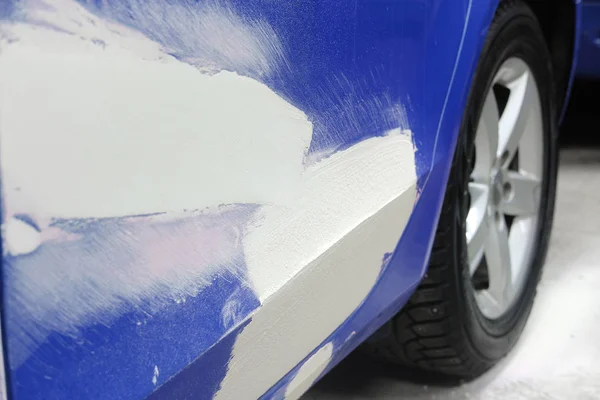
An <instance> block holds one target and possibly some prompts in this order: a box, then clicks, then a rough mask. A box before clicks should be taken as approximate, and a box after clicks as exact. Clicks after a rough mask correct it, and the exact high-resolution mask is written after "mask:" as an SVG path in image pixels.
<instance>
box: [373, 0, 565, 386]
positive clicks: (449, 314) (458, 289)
mask: <svg viewBox="0 0 600 400" xmlns="http://www.w3.org/2000/svg"><path fill="white" fill-rule="evenodd" d="M510 57H519V58H521V59H522V60H524V61H525V62H526V63H527V64H528V66H529V68H530V69H531V71H532V73H533V75H534V77H535V79H536V82H537V84H538V89H539V93H540V100H541V104H542V113H543V116H542V118H543V124H544V128H543V129H544V142H545V143H544V163H545V164H544V168H545V178H544V181H543V182H542V191H543V192H542V201H541V207H540V218H539V221H540V222H539V226H538V230H537V237H536V242H535V243H536V248H535V250H534V255H533V257H532V261H531V262H532V265H531V268H530V270H529V271H530V272H529V275H528V276H527V277H526V286H525V289H524V290H523V291H522V292H521V294H520V297H519V298H518V300H517V301H516V302H515V304H514V305H513V306H512V307H511V308H510V309H509V310H508V312H506V313H505V314H504V315H503V316H502V317H500V318H499V319H497V320H490V319H487V318H486V317H484V316H483V314H482V313H481V311H480V310H479V307H478V306H477V304H476V301H475V297H474V291H473V289H472V282H471V277H470V274H469V271H468V270H469V268H468V265H467V258H466V239H465V229H466V223H465V222H466V214H467V210H468V205H466V206H465V204H466V203H467V201H465V198H466V196H467V193H468V191H467V184H468V177H469V170H468V168H469V167H468V165H469V161H470V160H469V159H468V157H469V155H470V154H473V153H472V150H473V147H474V134H475V129H476V127H477V122H478V120H479V116H480V114H481V111H482V110H481V109H482V107H483V104H484V99H485V96H486V94H487V93H488V91H489V90H490V87H491V82H492V79H493V77H494V76H495V74H496V72H497V70H498V68H499V67H500V65H501V64H502V63H503V62H504V61H505V60H507V59H508V58H510ZM557 164H558V158H557V128H556V110H555V96H554V89H553V78H552V71H551V60H550V56H549V53H548V50H547V46H546V43H545V41H544V37H543V34H542V31H541V28H540V26H539V24H538V22H537V20H536V17H535V15H534V14H533V12H532V11H531V9H530V8H529V7H528V6H527V5H526V4H525V3H523V2H522V1H517V0H510V1H505V2H502V3H501V5H500V6H499V9H498V10H497V12H496V15H495V17H494V21H493V23H492V25H491V27H490V29H489V33H488V37H487V39H486V42H485V44H484V48H483V51H482V54H481V58H480V60H479V64H478V66H477V70H476V73H475V76H474V78H473V83H472V87H471V91H470V93H469V98H468V103H467V108H466V113H465V116H464V118H463V124H462V126H461V131H460V135H459V138H458V143H457V147H456V150H455V155H454V159H453V164H452V169H451V172H450V177H449V180H448V185H447V188H446V194H445V199H444V203H443V208H442V211H441V216H440V220H439V223H438V228H437V232H436V236H435V240H434V244H433V249H432V253H431V258H430V265H429V269H428V272H427V274H426V275H425V277H424V279H423V281H422V282H421V285H420V286H419V287H418V288H417V290H416V292H415V293H414V295H413V296H412V298H411V299H410V301H409V302H408V304H407V305H406V306H405V307H404V308H403V310H402V311H401V312H400V313H399V314H397V315H396V316H395V317H394V318H393V319H392V320H391V321H389V322H388V323H387V325H386V326H384V327H383V328H382V329H381V330H380V331H379V332H378V333H377V334H375V335H374V336H373V338H371V339H370V340H369V341H368V342H367V343H366V344H365V347H366V350H367V351H368V352H369V353H371V354H374V355H377V356H379V357H384V358H386V359H387V360H389V361H392V362H395V363H399V364H402V365H404V366H409V367H416V368H419V369H423V370H427V371H435V372H439V373H441V374H443V375H446V376H451V377H457V378H461V379H467V380H468V379H473V378H475V377H478V376H480V375H481V374H483V373H484V372H485V371H487V370H488V369H490V368H491V367H492V366H494V365H495V364H496V363H497V362H498V361H499V360H500V359H501V358H502V357H504V356H505V355H506V354H507V353H508V352H509V351H510V349H511V348H512V347H513V346H514V345H515V343H516V341H517V339H518V338H519V336H520V334H521V332H522V330H523V328H524V326H525V323H526V321H527V319H528V316H529V313H530V311H531V307H532V305H533V300H534V297H535V294H536V287H537V284H538V281H539V279H540V276H541V271H542V266H543V264H544V260H545V256H546V252H547V248H548V241H549V237H550V231H551V228H552V220H553V213H554V200H555V192H556V172H557Z"/></svg>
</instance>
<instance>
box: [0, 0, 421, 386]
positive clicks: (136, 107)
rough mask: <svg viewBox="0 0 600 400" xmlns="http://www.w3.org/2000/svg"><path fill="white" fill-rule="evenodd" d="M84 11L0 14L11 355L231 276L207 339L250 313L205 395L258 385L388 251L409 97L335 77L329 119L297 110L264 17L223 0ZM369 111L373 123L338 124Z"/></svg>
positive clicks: (333, 316) (96, 5)
mask: <svg viewBox="0 0 600 400" xmlns="http://www.w3.org/2000/svg"><path fill="white" fill-rule="evenodd" d="M85 5H86V6H85V7H84V6H82V5H80V4H78V3H76V2H74V1H69V0H45V1H42V0H37V1H25V2H23V3H22V5H21V6H19V7H20V8H19V9H18V11H17V12H15V13H14V17H13V19H12V20H11V21H10V22H4V23H2V24H1V25H0V29H1V30H2V39H1V41H0V46H1V47H0V87H2V91H0V113H1V115H0V117H1V118H0V139H1V141H2V146H0V162H1V166H2V183H3V201H4V208H5V215H4V216H3V218H4V220H3V241H4V244H5V249H6V251H5V264H6V266H7V267H6V275H7V277H6V278H7V282H8V283H9V285H8V286H9V289H8V290H7V301H6V304H7V307H8V308H9V309H12V310H15V309H18V310H20V312H19V313H11V314H10V315H8V317H7V321H8V324H9V326H10V327H11V329H12V334H11V335H10V339H9V340H10V342H9V346H10V347H9V360H10V361H11V367H12V368H18V367H19V366H21V365H22V364H23V363H25V362H26V361H27V360H28V359H29V358H30V357H31V355H32V354H33V353H35V352H36V351H37V349H38V348H39V347H41V346H44V345H45V343H47V342H48V341H49V340H50V339H49V337H51V336H52V335H55V334H61V335H64V336H65V337H68V338H77V337H81V336H82V335H83V334H82V332H83V331H85V330H86V329H88V328H90V327H94V326H105V327H110V326H112V325H113V324H115V323H117V321H119V320H120V319H121V318H122V317H123V316H125V315H138V314H139V309H140V308H143V310H144V312H145V313H147V314H148V315H149V317H152V316H153V315H160V313H161V312H163V313H164V312H166V311H165V310H167V309H170V308H169V307H172V306H173V305H174V304H182V303H185V302H186V301H188V300H189V299H202V298H203V295H207V293H208V288H210V287H211V286H212V285H214V281H215V279H217V278H218V277H220V276H229V277H230V278H231V279H233V280H234V281H235V282H237V283H236V285H234V286H233V288H232V289H229V290H230V291H228V292H227V293H220V294H219V295H220V296H221V297H222V300H219V304H220V310H219V312H220V315H219V326H220V328H219V330H218V332H219V333H218V335H219V337H222V336H223V335H225V334H226V333H227V332H229V331H231V330H233V329H235V328H236V327H239V326H240V325H241V324H242V323H245V322H248V324H247V325H246V327H245V328H244V329H243V330H242V331H241V333H239V335H238V337H237V339H236V342H235V344H234V345H233V348H232V354H231V356H230V359H231V361H230V362H229V364H228V366H227V373H226V375H225V378H224V379H223V382H222V384H221V385H220V391H219V392H218V393H217V394H216V395H217V397H218V398H236V395H239V390H240V388H241V387H243V388H244V390H245V392H246V394H250V395H252V396H256V397H258V396H260V395H261V394H262V393H264V391H265V390H267V389H268V388H269V386H270V385H271V384H273V383H274V382H276V381H277V380H278V379H280V378H281V377H282V376H283V374H285V373H286V372H287V371H289V370H290V369H291V368H293V367H294V366H295V365H296V364H297V363H298V362H299V361H300V360H302V359H303V358H304V357H305V356H306V355H307V354H309V353H310V352H311V351H312V350H313V349H314V348H315V347H316V346H318V345H319V343H321V342H322V340H323V339H324V338H325V337H327V336H328V335H330V334H331V332H333V330H334V329H335V328H336V327H337V326H338V325H339V324H341V323H342V322H343V321H344V320H345V319H346V318H347V317H348V316H349V315H350V314H351V313H352V312H353V311H354V310H355V309H356V308H357V307H358V306H359V305H360V304H361V302H362V301H363V300H364V299H365V297H366V296H367V295H368V293H369V291H370V290H371V288H372V287H373V285H374V284H375V282H376V280H377V278H378V276H379V275H380V273H381V271H382V266H384V265H385V257H386V256H385V255H386V254H388V253H390V252H392V251H393V250H394V248H395V246H396V244H397V242H398V239H399V238H400V236H401V234H402V231H403V229H404V226H405V225H406V222H407V220H408V217H409V216H410V212H411V210H412V206H413V204H414V201H415V197H416V173H415V160H414V148H413V142H412V133H411V132H410V131H409V130H408V129H407V128H408V122H407V117H406V113H405V110H404V107H403V106H402V105H401V104H398V103H395V102H394V101H393V100H392V99H391V97H389V96H388V95H386V94H383V95H381V96H376V97H372V98H369V97H367V98H365V97H364V96H361V95H360V88H359V87H355V86H353V84H351V83H350V81H349V80H348V79H347V78H346V77H344V76H340V77H338V78H337V79H336V80H334V81H332V82H333V83H331V85H330V88H331V91H332V92H333V94H330V95H329V96H330V99H331V100H330V103H331V107H330V108H329V109H330V112H329V113H325V114H323V115H320V116H311V115H309V114H307V113H305V112H303V111H301V110H300V109H299V108H297V107H296V106H294V105H293V104H291V103H290V102H289V101H288V100H286V99H284V98H283V97H282V96H280V95H278V94H277V93H276V92H275V91H274V90H272V89H271V88H269V86H268V85H267V84H265V83H264V82H267V83H268V82H269V79H270V77H272V76H274V75H277V74H285V73H286V68H287V66H286V57H285V51H284V46H283V45H282V42H281V41H280V39H279V38H278V37H277V35H276V33H275V31H274V30H273V29H271V28H270V26H269V25H268V24H266V23H265V22H264V21H262V20H260V19H245V18H242V17H241V16H239V15H237V14H236V13H235V12H234V11H233V10H232V9H231V8H228V7H227V6H223V4H222V3H219V2H213V1H210V2H206V3H203V4H196V3H191V2H189V3H188V2H181V3H180V4H179V3H177V4H176V3H163V2H155V1H151V2H144V3H143V4H142V3H141V2H137V1H128V2H112V1H97V2H91V3H85ZM142 6H143V7H142ZM123 7H126V8H127V13H124V12H123V11H124V8H123ZM126 14H127V15H129V19H128V20H123V19H122V18H123V15H126ZM99 16H101V17H102V18H101V17H99ZM40 65H43V66H44V68H40ZM340 88H342V89H340ZM337 90H346V91H354V92H355V93H354V95H355V96H356V99H358V100H357V101H356V102H352V107H349V104H350V103H348V102H347V100H344V99H343V98H342V97H340V96H337V95H335V92H336V91H337ZM357 105H358V106H357ZM345 107H346V110H347V111H348V112H346V113H344V112H343V111H344V109H345ZM356 110H358V111H356ZM374 113H379V114H380V115H379V117H378V118H380V119H381V120H382V121H384V123H382V124H379V125H378V126H379V128H378V129H379V130H378V131H376V132H371V133H370V136H368V137H362V136H360V135H358V134H356V132H354V133H351V132H352V131H359V130H360V129H359V128H360V126H362V125H363V124H364V121H363V120H364V119H365V118H367V117H368V116H369V115H371V114H374ZM32 114H33V115H35V118H30V117H29V116H30V115H32ZM336 115H341V117H339V118H337V119H336ZM232 116H234V117H232ZM336 121H337V122H336ZM313 127H314V128H313ZM349 135H350V136H352V135H353V136H352V137H353V138H354V139H353V140H354V141H355V142H353V140H350V141H349V142H350V143H351V144H350V145H343V144H340V142H343V139H344V137H345V138H346V139H347V138H348V137H349ZM40 276H43V277H44V279H39V277H40ZM65 281H68V282H69V285H64V282H65ZM342 282H344V285H343V286H344V287H341V286H340V285H341V283H342ZM245 288H248V289H250V291H251V293H252V296H249V295H248V291H247V290H246V289H245ZM332 296H333V297H332ZM255 301H256V302H258V304H259V306H255V305H252V306H250V305H251V304H254V302H255ZM281 315H284V317H283V318H282V317H281ZM250 316H252V319H251V320H249V318H250ZM307 322H309V325H310V326H314V327H315V329H311V332H309V333H308V334H306V335H304V334H303V326H306V324H307ZM135 324H136V326H141V327H143V326H144V324H145V321H143V320H142V319H139V320H137V321H135ZM266 327H270V329H269V331H268V332H266V331H265V328H266ZM215 340H219V338H217V339H215ZM290 346H293V348H290ZM207 348H208V345H207V346H205V347H198V348H194V349H191V348H190V349H187V348H185V349H182V351H183V352H186V351H190V352H195V353H190V354H189V355H187V356H185V357H184V358H183V359H182V360H181V361H179V364H176V363H174V364H173V365H172V366H171V367H168V366H166V367H163V366H162V364H161V366H160V373H159V369H158V368H159V367H158V366H157V365H154V366H153V369H152V373H153V374H152V375H151V379H150V380H149V379H148V375H147V372H144V373H145V374H146V375H145V376H146V378H145V380H144V381H145V382H147V383H148V384H149V385H152V386H159V385H160V384H161V382H164V381H166V380H168V379H169V378H170V377H171V376H173V374H175V373H177V372H178V371H179V370H181V369H182V368H183V367H185V365H186V363H189V361H190V359H193V358H195V357H197V356H199V355H200V353H201V352H202V351H205V350H206V349H207ZM251 365H259V366H260V368H255V367H252V368H250V367H249V366H251ZM144 371H148V369H147V368H146V369H144ZM310 376H312V375H311V374H308V375H307V378H306V379H309V378H310ZM299 379H300V378H299ZM297 385H298V387H304V386H302V385H303V384H302V382H297ZM144 390H148V389H144V388H143V387H141V386H140V389H139V392H138V393H140V394H142V393H143V391H144ZM146 393H147V392H146Z"/></svg>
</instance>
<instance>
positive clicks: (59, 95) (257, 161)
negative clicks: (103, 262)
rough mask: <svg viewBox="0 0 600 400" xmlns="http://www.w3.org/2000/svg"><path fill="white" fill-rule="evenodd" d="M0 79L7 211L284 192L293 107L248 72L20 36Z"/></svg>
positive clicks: (294, 139) (233, 199) (137, 208)
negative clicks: (213, 70) (60, 48)
mask: <svg viewBox="0 0 600 400" xmlns="http://www.w3.org/2000/svg"><path fill="white" fill-rule="evenodd" d="M46 34H47V35H48V36H49V39H52V36H54V35H59V36H61V39H60V40H61V41H65V42H66V41H69V40H75V41H79V39H77V38H71V37H70V36H67V35H64V34H62V33H58V32H53V31H48V32H46ZM55 39H56V40H57V41H58V38H55ZM63 45H65V43H63ZM40 65H44V68H39V66H40ZM0 87H2V88H3V90H2V91H1V92H0V110H1V112H2V115H1V116H2V118H1V119H0V130H1V131H2V148H1V149H0V151H1V154H0V157H1V158H2V165H3V166H4V168H3V174H4V177H3V179H4V182H3V183H4V187H5V188H6V189H5V192H4V198H5V204H6V206H7V212H8V214H9V215H13V214H17V213H30V214H32V215H35V217H36V218H43V217H62V218H85V217H95V218H99V217H113V216H125V215H136V214H147V213H152V212H156V211H180V210H184V209H202V208H206V207H213V206H217V205H219V204H232V203H258V204H273V203H281V202H282V201H283V202H285V201H287V200H286V199H285V198H282V196H293V195H294V194H295V191H296V189H295V186H296V185H298V184H299V179H300V177H301V174H302V172H303V170H304V166H303V158H304V155H305V152H306V150H307V149H308V146H309V145H310V139H311V134H312V126H311V124H310V122H308V120H307V117H306V115H305V114H304V113H302V112H301V111H299V110H298V109H297V108H295V107H293V106H292V105H290V104H289V103H287V102H286V101H285V100H283V99H282V98H280V97H279V96H277V95H276V94H275V93H274V92H273V91H272V90H270V89H269V88H267V87H266V86H265V85H263V84H261V83H259V82H257V81H255V80H252V79H250V78H246V77H242V76H239V75H237V74H235V73H232V72H220V73H218V74H216V75H213V76H209V75H204V74H201V73H199V72H198V71H197V70H196V69H195V68H193V67H192V66H189V65H187V64H184V63H182V62H179V61H177V60H174V59H171V60H170V61H169V62H161V63H158V62H149V61H145V60H141V59H139V58H133V57H129V58H127V57H121V56H120V55H113V54H110V52H108V51H106V50H103V49H101V48H94V47H90V48H88V49H87V51H85V52H79V51H74V52H73V53H65V54H62V53H57V52H54V51H52V50H50V49H48V48H45V47H41V46H38V45H37V44H35V42H34V43H29V42H28V41H27V40H26V38H23V39H21V40H19V42H17V43H15V44H14V45H9V46H5V47H4V48H3V49H2V56H1V57H0ZM32 110H35V111H34V112H35V117H32ZM99 166H101V167H99ZM194 183H196V184H194ZM16 189H19V190H16Z"/></svg>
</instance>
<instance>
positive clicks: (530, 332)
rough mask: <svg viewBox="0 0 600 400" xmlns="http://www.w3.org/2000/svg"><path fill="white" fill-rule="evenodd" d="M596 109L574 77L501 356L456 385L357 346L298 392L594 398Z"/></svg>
mask: <svg viewBox="0 0 600 400" xmlns="http://www.w3.org/2000/svg"><path fill="white" fill-rule="evenodd" d="M598 111H600V83H598V82H591V81H579V82H576V83H575V85H574V87H573V92H572V99H571V103H570V105H569V109H568V111H567V114H566V117H565V120H564V122H563V124H562V127H561V136H560V168H559V174H558V193H557V204H556V214H555V219H554V230H553V233H552V239H551V243H550V250H549V253H548V259H547V261H546V266H545V270H544V275H543V278H542V282H541V284H540V286H539V289H538V295H537V298H536V303H535V305H534V308H533V311H532V315H531V318H530V320H529V323H528V325H527V327H526V329H525V332H524V333H523V336H522V337H521V340H520V341H519V343H518V344H517V347H516V348H515V349H514V351H513V352H511V353H510V355H509V356H508V357H507V358H506V359H505V360H504V361H503V362H501V363H500V364H499V365H498V366H497V367H496V368H494V369H493V370H491V371H489V372H488V373H487V374H486V375H484V376H483V377H482V378H480V379H478V380H476V381H473V382H468V383H463V384H462V385H460V386H458V387H457V386H456V385H452V384H450V382H447V381H444V379H442V378H440V377H431V376H427V375H423V373H420V374H415V373H414V372H412V371H410V370H406V369H403V368H400V367H397V366H394V365H384V364H381V363H380V362H378V361H373V360H371V359H369V358H368V357H365V356H363V355H361V354H360V352H359V351H355V352H354V354H352V355H350V356H349V357H348V358H347V359H346V360H344V361H343V362H342V363H341V364H340V365H338V366H337V367H336V368H335V369H333V370H332V371H331V372H330V373H329V374H328V375H327V376H326V377H324V378H323V379H322V380H321V381H320V382H319V383H318V384H317V385H316V386H315V387H314V388H313V389H311V390H310V391H309V392H308V393H307V394H306V395H305V396H304V397H303V400H334V399H335V400H337V399H348V400H359V399H405V400H433V399H439V400H446V399H448V400H463V399H468V400H497V399H498V400H500V399H502V400H512V399H515V400H516V399H519V400H520V399H522V400H525V399H527V400H598V393H600V114H599V113H598ZM432 378H433V379H434V380H435V381H436V382H437V383H436V385H432V384H431V380H432Z"/></svg>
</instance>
